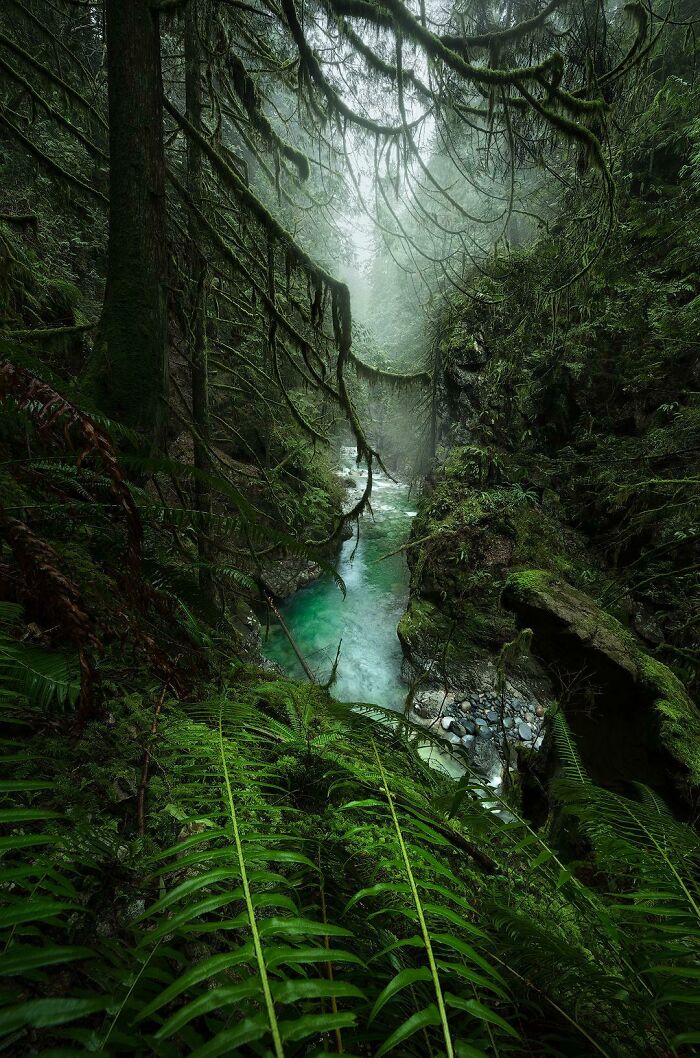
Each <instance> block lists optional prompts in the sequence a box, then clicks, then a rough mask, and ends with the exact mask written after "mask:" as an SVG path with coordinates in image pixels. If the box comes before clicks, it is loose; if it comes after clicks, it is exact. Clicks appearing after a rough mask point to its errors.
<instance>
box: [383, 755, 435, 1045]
mask: <svg viewBox="0 0 700 1058" xmlns="http://www.w3.org/2000/svg"><path fill="white" fill-rule="evenodd" d="M372 749H373V750H374V756H375V758H376V760H377V767H378V768H379V774H380V775H381V777H382V784H383V786H384V793H385V794H386V799H387V802H388V804H389V811H390V812H391V819H392V822H393V824H394V830H395V831H396V837H397V839H398V842H399V848H400V849H401V856H402V858H403V862H404V866H405V867H406V876H407V877H408V884H409V885H410V887H411V893H412V895H413V902H414V904H415V906H416V914H417V915H418V922H419V923H420V928H421V933H422V935H423V944H424V945H425V952H426V955H427V956H428V965H429V966H430V974H431V976H432V979H433V986H434V988H435V999H436V1000H437V1007H438V1012H439V1014H440V1022H441V1024H442V1033H443V1036H444V1038H445V1051H446V1052H447V1058H454V1049H453V1047H452V1037H451V1036H450V1027H449V1025H448V1023H447V1011H446V1010H445V1001H444V999H443V996H442V988H441V987H440V978H439V976H438V970H437V963H436V962H435V956H434V954H433V946H432V944H431V943H430V934H429V932H428V926H427V923H426V921H425V915H424V914H423V905H422V904H421V899H420V896H419V894H418V887H417V886H416V880H415V878H414V877H413V871H412V869H411V861H410V859H409V856H408V849H407V848H406V842H405V841H404V839H403V834H402V832H401V827H400V825H399V820H398V817H397V815H396V810H395V808H394V802H393V799H392V796H391V793H390V792H389V786H388V784H387V781H386V772H385V771H384V768H383V766H382V762H381V759H380V757H379V752H378V750H377V745H376V743H375V741H374V739H372Z"/></svg>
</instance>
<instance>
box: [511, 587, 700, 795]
mask: <svg viewBox="0 0 700 1058" xmlns="http://www.w3.org/2000/svg"><path fill="white" fill-rule="evenodd" d="M502 602H503V605H504V606H505V607H507V608H508V609H510V610H511V611H512V612H513V613H515V615H516V618H517V621H518V624H519V625H520V626H521V627H529V628H531V629H532V631H533V634H534V637H533V650H534V652H535V653H536V654H537V655H538V656H539V658H540V659H541V660H542V661H543V662H544V664H545V667H547V668H548V669H549V672H550V674H551V675H552V676H553V677H554V678H556V679H559V680H560V682H561V683H562V689H564V688H565V687H566V684H567V680H569V679H570V678H571V677H572V676H573V675H576V674H578V680H579V690H578V691H577V692H576V693H575V694H574V695H573V696H571V695H570V699H572V700H570V701H569V702H568V703H567V704H566V713H567V719H568V720H569V723H570V725H571V726H572V728H573V730H574V734H576V735H579V736H580V738H581V750H582V753H583V757H584V763H586V764H587V766H589V770H590V771H591V772H592V774H593V776H594V778H596V779H597V780H598V781H603V782H606V781H607V782H610V784H611V785H617V784H623V785H624V784H627V783H630V782H634V781H640V782H644V783H647V784H648V785H650V786H653V787H654V788H656V789H658V790H659V792H661V793H662V794H663V795H666V796H671V797H672V796H673V792H674V791H675V792H676V794H677V792H678V789H679V786H680V787H681V791H682V792H683V793H685V792H687V787H688V786H689V785H696V784H698V783H700V711H699V710H698V708H697V706H696V705H695V704H694V702H693V701H692V700H691V699H690V698H689V696H688V694H687V693H686V691H685V688H684V687H683V685H682V683H681V682H680V680H679V679H678V678H677V677H676V676H675V675H674V673H673V672H672V671H671V670H670V669H669V668H668V667H667V666H666V665H664V664H662V663H661V662H660V661H658V660H657V659H656V658H652V657H650V655H649V654H647V653H646V651H645V650H644V649H643V647H642V646H641V645H640V643H639V641H638V640H637V638H636V637H635V636H634V634H633V633H632V632H630V631H629V630H628V629H627V628H625V627H624V626H623V625H622V624H621V623H620V622H619V621H618V620H617V619H616V618H615V617H612V616H611V615H610V614H609V613H606V611H605V610H603V609H602V608H601V607H600V606H599V605H598V604H597V603H596V602H595V600H593V599H591V597H590V596H588V595H586V594H585V593H584V592H582V591H579V590H578V589H577V588H574V587H573V586H572V585H571V584H568V583H567V582H566V581H565V580H563V579H562V578H561V577H558V576H557V575H556V574H554V573H549V572H546V571H544V570H537V569H534V570H523V571H520V572H518V573H513V574H511V576H510V577H509V578H508V580H507V582H506V585H505V588H504V591H503V594H502ZM586 684H587V686H585V685H586ZM577 695H578V697H577ZM587 749H588V752H587ZM606 772H607V774H606ZM596 773H597V774H596Z"/></svg>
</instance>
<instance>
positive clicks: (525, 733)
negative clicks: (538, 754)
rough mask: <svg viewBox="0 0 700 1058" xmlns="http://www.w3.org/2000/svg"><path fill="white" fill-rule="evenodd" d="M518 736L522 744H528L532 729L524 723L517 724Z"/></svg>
mask: <svg viewBox="0 0 700 1058" xmlns="http://www.w3.org/2000/svg"><path fill="white" fill-rule="evenodd" d="M518 734H519V735H520V737H521V739H522V740H523V742H530V741H531V739H532V728H531V727H530V725H529V724H526V723H521V724H518Z"/></svg>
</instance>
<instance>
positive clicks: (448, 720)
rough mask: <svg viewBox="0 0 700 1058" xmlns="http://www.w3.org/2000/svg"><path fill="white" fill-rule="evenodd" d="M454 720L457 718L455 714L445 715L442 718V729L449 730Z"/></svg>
mask: <svg viewBox="0 0 700 1058" xmlns="http://www.w3.org/2000/svg"><path fill="white" fill-rule="evenodd" d="M454 722H455V720H454V717H453V716H443V718H442V720H441V721H440V723H441V725H442V730H443V731H449V730H450V728H451V727H452V725H453V724H454Z"/></svg>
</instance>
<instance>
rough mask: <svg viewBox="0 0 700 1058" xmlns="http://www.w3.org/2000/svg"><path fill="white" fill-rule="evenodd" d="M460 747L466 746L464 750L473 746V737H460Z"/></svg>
mask: <svg viewBox="0 0 700 1058" xmlns="http://www.w3.org/2000/svg"><path fill="white" fill-rule="evenodd" d="M462 745H463V746H466V748H467V749H469V747H470V746H473V745H474V736H473V735H464V736H463V737H462Z"/></svg>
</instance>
